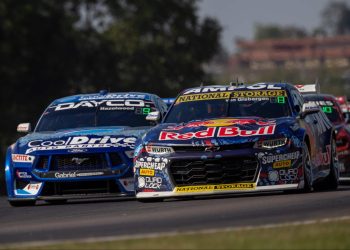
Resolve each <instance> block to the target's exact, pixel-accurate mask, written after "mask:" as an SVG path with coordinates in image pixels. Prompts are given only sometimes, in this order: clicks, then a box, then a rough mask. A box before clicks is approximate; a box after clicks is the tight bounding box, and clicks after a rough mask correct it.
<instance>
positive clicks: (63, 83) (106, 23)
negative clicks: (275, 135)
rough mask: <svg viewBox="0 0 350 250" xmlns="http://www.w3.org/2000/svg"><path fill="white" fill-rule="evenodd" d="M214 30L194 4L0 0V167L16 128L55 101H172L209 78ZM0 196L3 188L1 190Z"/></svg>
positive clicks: (180, 0)
mask: <svg viewBox="0 0 350 250" xmlns="http://www.w3.org/2000/svg"><path fill="white" fill-rule="evenodd" d="M220 32H221V27H220V25H219V24H218V22H217V21H216V20H215V19H212V18H204V19H199V17H198V14H197V1H196V0H167V1H164V0H152V1H145V0H60V1H52V0H32V1H13V0H3V1H1V2H0V80H1V84H0V94H1V98H0V107H1V115H2V119H3V122H2V123H1V125H0V128H1V129H0V138H1V139H0V148H1V157H0V160H1V162H4V155H5V150H6V147H7V146H8V145H10V144H11V143H13V142H14V141H15V140H16V138H17V137H18V135H17V134H16V132H15V129H16V125H17V124H18V123H20V122H31V123H34V124H35V123H36V121H37V120H38V118H39V115H40V113H41V112H42V111H43V109H44V108H45V107H46V106H47V105H48V104H49V103H50V102H51V101H52V100H53V99H55V98H59V97H63V96H67V95H71V94H77V93H87V92H95V91H98V90H100V89H108V90H110V91H145V92H153V93H156V94H158V95H160V96H164V97H165V96H175V95H176V94H177V92H178V91H179V90H181V89H183V88H185V87H188V86H193V85H194V84H197V83H198V84H199V83H200V82H201V81H203V80H206V79H208V77H209V76H207V75H206V74H205V72H204V71H203V69H202V65H203V64H204V63H206V62H208V61H210V60H211V58H213V56H214V55H215V54H216V53H217V52H218V51H219V50H220V44H219V40H220ZM2 191H3V189H2Z"/></svg>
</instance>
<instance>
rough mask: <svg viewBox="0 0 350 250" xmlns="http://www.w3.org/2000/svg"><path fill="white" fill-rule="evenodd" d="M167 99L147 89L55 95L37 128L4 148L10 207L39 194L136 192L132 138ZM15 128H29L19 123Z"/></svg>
mask: <svg viewBox="0 0 350 250" xmlns="http://www.w3.org/2000/svg"><path fill="white" fill-rule="evenodd" d="M166 110H167V106H166V104H165V103H164V102H163V101H162V100H161V99H160V98H159V97H158V96H156V95H152V94H146V93H136V92H135V93H134V92H131V93H107V92H104V91H101V92H100V93H99V94H86V95H76V96H69V97H65V98H62V99H58V100H55V101H54V102H52V103H51V104H50V105H49V106H48V108H47V109H46V110H45V111H44V113H43V114H42V116H41V118H40V120H39V122H38V124H37V126H36V128H35V130H34V132H33V133H30V134H28V135H26V136H24V137H22V138H20V139H19V140H18V141H17V142H16V143H14V144H13V145H11V146H10V147H9V148H8V150H7V155H6V166H5V178H6V185H7V192H8V200H9V202H10V204H11V205H13V206H20V205H33V204H35V201H36V200H37V199H43V200H46V201H49V202H56V203H57V202H64V201H66V200H67V199H71V198H91V197H101V196H103V197H106V196H111V195H112V196H116V195H117V196H118V195H120V196H127V195H134V184H133V172H132V164H133V163H132V158H133V150H134V145H135V141H136V140H137V138H138V137H139V136H141V135H142V134H144V133H145V132H146V131H147V130H148V129H149V128H150V127H151V126H153V125H155V122H154V121H149V120H147V119H148V118H147V117H148V115H149V114H151V115H153V116H160V117H162V116H164V115H165V112H166ZM17 130H18V131H19V132H30V124H26V123H24V124H20V125H19V126H18V128H17Z"/></svg>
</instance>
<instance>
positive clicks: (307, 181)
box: [303, 142, 313, 193]
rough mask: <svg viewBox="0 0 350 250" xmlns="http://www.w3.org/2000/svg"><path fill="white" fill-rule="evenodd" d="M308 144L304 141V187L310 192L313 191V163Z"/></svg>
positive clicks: (304, 190)
mask: <svg viewBox="0 0 350 250" xmlns="http://www.w3.org/2000/svg"><path fill="white" fill-rule="evenodd" d="M311 164H312V163H311V157H310V151H309V147H308V145H307V144H306V143H305V142H304V145H303V175H304V189H303V192H305V193H308V192H312V191H313V186H312V184H313V178H312V170H311V169H312V165H311Z"/></svg>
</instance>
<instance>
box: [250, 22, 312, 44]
mask: <svg viewBox="0 0 350 250" xmlns="http://www.w3.org/2000/svg"><path fill="white" fill-rule="evenodd" d="M307 35H308V34H307V32H306V30H305V29H303V28H300V27H296V26H279V25H277V24H256V25H255V30H254V39H255V40H263V39H275V38H303V37H306V36H307Z"/></svg>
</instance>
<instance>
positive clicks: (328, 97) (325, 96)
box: [303, 94, 336, 101]
mask: <svg viewBox="0 0 350 250" xmlns="http://www.w3.org/2000/svg"><path fill="white" fill-rule="evenodd" d="M303 96H304V98H305V99H313V100H316V99H318V100H333V101H336V99H335V96H334V95H330V94H307V95H303Z"/></svg>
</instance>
